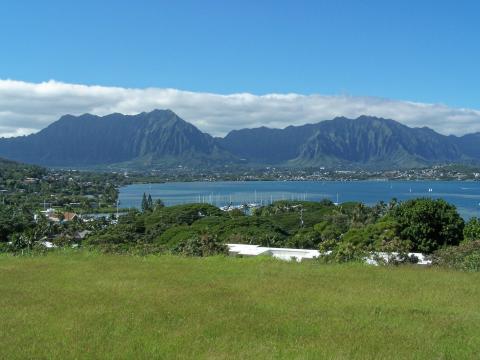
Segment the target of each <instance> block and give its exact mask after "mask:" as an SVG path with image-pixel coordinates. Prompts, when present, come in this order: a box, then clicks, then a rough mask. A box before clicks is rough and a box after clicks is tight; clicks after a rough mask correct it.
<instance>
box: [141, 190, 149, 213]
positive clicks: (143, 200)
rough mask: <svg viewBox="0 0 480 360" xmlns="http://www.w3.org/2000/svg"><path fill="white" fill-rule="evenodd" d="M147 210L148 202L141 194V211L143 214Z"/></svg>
mask: <svg viewBox="0 0 480 360" xmlns="http://www.w3.org/2000/svg"><path fill="white" fill-rule="evenodd" d="M147 209H148V200H147V194H145V193H143V197H142V211H143V212H145V211H147Z"/></svg>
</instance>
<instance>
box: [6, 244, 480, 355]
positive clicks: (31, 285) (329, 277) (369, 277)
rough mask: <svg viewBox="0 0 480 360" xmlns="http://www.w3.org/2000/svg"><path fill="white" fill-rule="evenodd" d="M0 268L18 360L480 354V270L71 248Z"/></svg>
mask: <svg viewBox="0 0 480 360" xmlns="http://www.w3.org/2000/svg"><path fill="white" fill-rule="evenodd" d="M0 274H1V281H0V294H1V296H0V308H1V309H2V311H0V329H1V331H0V332H1V333H2V336H0V353H1V354H2V355H4V357H7V358H14V359H15V358H19V359H392V358H394V359H412V358H415V359H476V358H478V349H479V348H480V327H479V326H478V318H479V316H480V313H479V308H478V299H479V298H480V274H478V273H462V272H453V271H448V270H443V269H432V268H430V269H419V268H412V267H400V268H384V267H380V268H374V267H368V266H362V265H359V264H342V265H321V266H320V265H319V264H318V263H302V264H296V263H295V264H292V263H285V262H279V261H272V260H269V259H259V258H250V259H246V258H245V259H232V258H225V257H209V258H182V257H178V256H150V257H142V258H141V257H133V256H128V257H127V256H113V255H112V256H109V255H98V254H93V253H87V252H79V253H74V254H72V253H71V252H66V253H63V252H61V253H56V254H49V255H47V256H37V257H13V256H5V255H4V256H1V255H0ZM0 357H2V356H1V355H0Z"/></svg>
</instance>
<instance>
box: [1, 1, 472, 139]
mask: <svg viewBox="0 0 480 360" xmlns="http://www.w3.org/2000/svg"><path fill="white" fill-rule="evenodd" d="M479 14H480V2H478V1H467V0H464V1H462V0H457V1H453V0H450V1H447V0H444V1H441V0H436V1H430V0H416V1H411V0H402V1H397V0H392V1H374V0H365V1H360V0H356V1H353V0H350V1H342V0H332V1H321V0H317V1H302V0H296V1H282V0H276V1H270V0H263V1H262V0H257V1H247V0H243V1H228V0H223V1H209V0H203V1H198V0H197V1H193V0H191V1H186V0H175V1H158V0H157V1H142V0H137V1H121V0H116V1H109V0H103V1H90V0H84V1H69V0H62V1H49V0H44V1H22V0H15V1H11V0H1V1H0V136H14V135H22V134H28V133H31V132H35V131H38V130H39V129H41V128H43V127H45V126H46V125H48V124H49V123H51V122H53V121H54V120H56V119H58V117H59V116H61V115H63V114H65V113H72V114H81V113H84V112H93V113H96V114H99V115H104V114H106V113H107V111H118V112H125V113H135V112H141V111H149V110H152V108H155V107H162V106H163V107H169V108H171V109H172V110H173V111H175V112H177V113H178V114H179V115H180V116H182V117H183V118H185V120H187V121H190V122H192V123H194V124H195V125H197V126H198V127H199V128H200V129H201V130H203V131H207V132H210V133H212V134H214V135H222V134H224V133H226V132H227V131H229V130H231V129H234V128H242V127H251V126H261V125H265V126H275V127H284V126H287V125H290V124H302V123H306V122H316V121H321V120H325V119H329V118H332V117H334V116H342V115H343V116H350V117H354V116H358V115H361V114H362V113H365V114H367V115H375V116H382V117H390V118H393V119H396V120H399V121H401V122H404V123H405V124H407V125H411V126H429V127H431V128H433V129H435V130H437V131H439V132H441V133H445V134H457V135H461V134H464V133H467V132H472V131H480V111H479V110H478V109H480V104H479V95H480V91H479V86H478V85H479V84H480V66H479V65H478V64H480V42H479V41H478V39H480V22H479V21H478V18H479Z"/></svg>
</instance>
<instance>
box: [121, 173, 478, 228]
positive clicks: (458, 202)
mask: <svg viewBox="0 0 480 360" xmlns="http://www.w3.org/2000/svg"><path fill="white" fill-rule="evenodd" d="M144 193H146V194H151V196H152V198H153V199H154V200H155V199H162V200H163V202H164V203H165V204H166V205H167V206H170V205H177V204H187V203H198V202H200V203H202V202H204V203H210V204H213V205H216V206H224V205H228V204H230V203H232V204H233V205H241V204H245V203H258V204H263V205H265V204H269V203H270V202H272V201H277V200H308V201H320V200H322V199H329V200H332V201H333V202H337V199H338V202H340V203H342V202H347V201H358V202H363V203H364V204H366V205H374V204H376V203H377V202H379V201H385V202H389V201H390V200H391V199H392V198H396V199H398V200H408V199H413V198H419V197H429V198H442V199H444V200H445V201H447V202H449V203H451V204H453V205H455V206H456V207H457V209H458V211H459V213H460V214H461V215H462V216H463V217H464V218H465V219H468V218H470V217H472V216H480V182H478V181H324V182H321V181H218V182H172V183H162V184H134V185H128V186H124V187H122V188H120V193H119V199H120V206H121V207H122V208H139V207H140V206H141V201H142V196H143V194H144Z"/></svg>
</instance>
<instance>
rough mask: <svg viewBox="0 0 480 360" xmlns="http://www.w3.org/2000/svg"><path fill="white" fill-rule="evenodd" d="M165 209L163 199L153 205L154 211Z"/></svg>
mask: <svg viewBox="0 0 480 360" xmlns="http://www.w3.org/2000/svg"><path fill="white" fill-rule="evenodd" d="M163 207H165V204H164V203H163V201H162V200H161V199H157V200H155V202H154V203H153V210H158V209H161V208H163Z"/></svg>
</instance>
